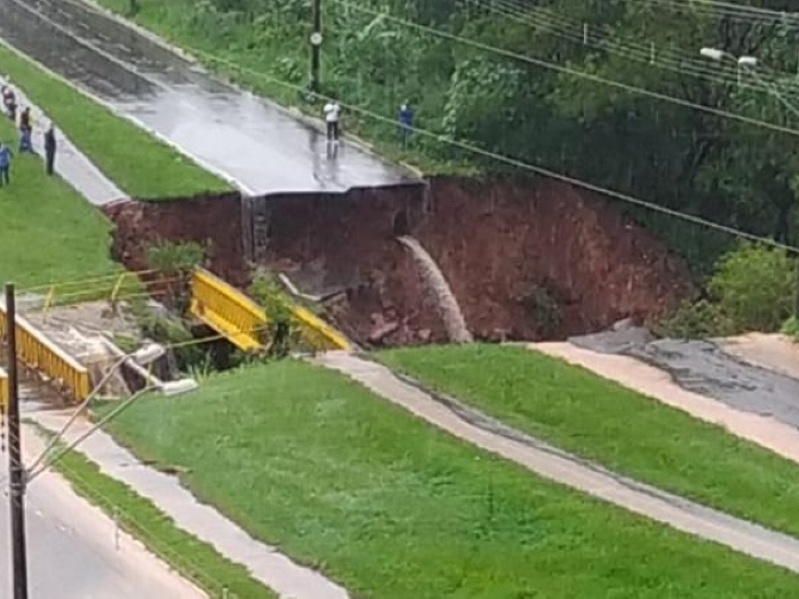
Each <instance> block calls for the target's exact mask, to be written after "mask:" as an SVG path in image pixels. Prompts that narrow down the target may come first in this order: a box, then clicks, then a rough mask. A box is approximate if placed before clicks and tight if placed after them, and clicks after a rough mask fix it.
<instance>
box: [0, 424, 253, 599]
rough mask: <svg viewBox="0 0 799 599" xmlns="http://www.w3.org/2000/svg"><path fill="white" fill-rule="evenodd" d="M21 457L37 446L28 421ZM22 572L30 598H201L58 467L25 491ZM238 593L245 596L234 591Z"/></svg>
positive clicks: (3, 505) (0, 524)
mask: <svg viewBox="0 0 799 599" xmlns="http://www.w3.org/2000/svg"><path fill="white" fill-rule="evenodd" d="M23 432H24V434H23V437H22V443H23V455H24V457H25V460H26V462H27V463H30V462H31V460H32V459H33V458H34V457H35V456H38V455H39V454H40V453H41V452H42V450H43V449H44V442H43V440H42V439H41V438H40V437H39V436H38V435H37V434H36V432H35V431H34V430H33V428H32V427H27V426H26V427H24V429H23ZM0 458H2V459H0V488H2V490H3V491H4V492H2V493H0V511H1V512H2V514H3V516H2V517H1V518H0V547H2V550H0V555H2V557H3V561H4V562H6V559H5V558H6V555H7V554H5V551H6V550H7V549H6V548H8V547H9V546H10V536H11V531H10V528H9V521H8V518H7V517H6V514H8V510H9V509H10V508H9V500H8V494H7V493H6V492H5V487H6V484H5V482H6V481H7V473H8V468H7V455H6V454H5V453H0ZM25 512H26V527H27V535H26V536H27V543H28V574H29V576H28V579H29V585H30V589H29V591H30V594H31V597H32V598H45V597H48V598H50V597H52V598H53V599H56V598H57V599H144V598H152V599H159V598H165V597H169V598H170V599H203V598H206V599H207V595H206V594H205V593H204V592H202V591H201V590H200V589H198V588H196V587H195V586H194V585H193V584H191V583H190V582H188V581H187V580H185V579H183V578H181V576H179V575H178V574H177V573H175V572H174V571H173V570H172V569H171V568H170V567H169V566H168V565H167V564H166V563H164V562H163V561H161V560H160V559H159V558H157V557H155V556H154V555H153V554H152V553H151V552H150V551H148V550H147V548H146V547H144V546H143V545H142V544H141V543H140V542H139V541H137V540H135V539H134V538H132V537H131V536H130V535H128V534H127V533H125V532H124V531H121V530H119V529H118V527H117V526H116V525H115V524H114V522H113V520H112V519H111V518H110V517H109V516H108V515H106V514H104V513H103V512H102V511H101V510H100V509H99V508H97V507H95V506H93V505H91V504H90V503H89V502H88V501H86V500H84V499H83V498H81V497H80V496H78V494H77V493H75V491H74V490H73V489H72V488H71V487H70V485H69V483H68V482H67V481H66V480H64V479H63V478H62V477H61V476H60V475H59V474H56V473H54V472H45V473H44V474H42V476H40V477H38V478H37V479H36V480H35V481H33V482H32V483H31V485H30V487H29V488H28V491H27V496H26V509H25ZM10 578H11V569H10V568H9V567H7V563H3V567H2V568H0V597H3V598H7V597H11V596H12V593H11V580H10ZM241 599H244V598H241Z"/></svg>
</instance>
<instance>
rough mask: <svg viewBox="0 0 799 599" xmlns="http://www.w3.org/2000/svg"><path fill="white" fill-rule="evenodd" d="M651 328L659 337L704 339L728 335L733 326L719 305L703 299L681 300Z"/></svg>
mask: <svg viewBox="0 0 799 599" xmlns="http://www.w3.org/2000/svg"><path fill="white" fill-rule="evenodd" d="M653 329H654V331H653V332H654V333H655V334H656V335H658V336H660V337H673V338H676V339H706V338H707V337H723V336H724V335H729V334H731V333H732V329H733V327H732V324H731V323H730V321H729V319H728V318H726V316H725V315H724V314H723V313H722V312H721V309H720V308H719V306H717V305H716V304H712V303H710V302H709V301H707V300H704V299H703V300H699V301H698V302H693V301H685V302H683V303H682V304H680V306H679V307H678V308H677V309H676V310H675V311H674V312H672V313H671V314H670V315H669V316H667V317H666V318H664V319H663V320H661V321H660V322H658V323H657V324H656V325H655V326H654V327H653Z"/></svg>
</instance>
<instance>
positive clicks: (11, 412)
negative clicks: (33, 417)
mask: <svg viewBox="0 0 799 599" xmlns="http://www.w3.org/2000/svg"><path fill="white" fill-rule="evenodd" d="M6 334H7V337H8V467H9V484H10V489H9V491H10V493H9V499H10V503H11V554H12V559H13V560H14V570H13V571H14V599H28V564H27V560H26V551H25V484H26V481H25V478H26V473H25V467H24V466H23V464H22V447H21V444H20V426H19V378H18V372H17V306H16V298H15V293H14V285H13V284H12V283H8V284H6Z"/></svg>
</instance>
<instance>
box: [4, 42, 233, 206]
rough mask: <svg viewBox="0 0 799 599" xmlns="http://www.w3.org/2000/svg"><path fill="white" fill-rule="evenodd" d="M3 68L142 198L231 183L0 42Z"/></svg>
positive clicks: (109, 174) (127, 188)
mask: <svg viewBox="0 0 799 599" xmlns="http://www.w3.org/2000/svg"><path fill="white" fill-rule="evenodd" d="M0 64H2V65H3V73H5V74H8V75H10V76H11V79H12V80H13V81H14V82H15V85H18V86H19V87H21V88H22V90H23V91H24V92H25V94H26V95H27V96H28V97H29V98H30V100H31V102H33V103H35V104H36V105H38V106H39V108H41V109H42V110H43V111H44V112H45V113H46V114H47V115H48V117H49V118H51V119H52V120H53V121H54V122H55V123H56V126H57V127H59V128H60V129H61V130H62V131H64V133H65V134H66V135H67V136H68V137H69V138H70V140H71V141H72V142H73V143H74V144H75V145H76V146H77V147H78V148H79V149H80V150H81V151H82V152H83V153H84V154H86V155H87V156H88V157H89V158H90V159H91V160H92V161H93V162H94V163H95V164H96V165H97V166H98V167H99V168H100V170H101V171H102V172H103V173H105V175H106V176H107V177H108V178H109V179H111V180H112V181H114V183H116V184H117V186H119V187H120V188H121V189H122V190H123V191H125V192H126V193H127V194H129V195H130V196H132V197H135V198H139V199H159V198H165V197H181V196H190V195H195V194H200V193H203V192H207V191H222V190H228V189H230V186H229V185H228V184H227V183H226V182H224V181H222V180H221V179H219V178H218V177H216V176H215V175H212V174H211V173H209V172H208V171H206V170H204V169H202V168H201V167H200V166H198V165H197V164H195V163H194V162H192V161H191V160H190V159H188V158H186V157H185V156H183V155H182V154H181V153H179V152H177V151H176V150H174V149H172V148H171V147H169V146H168V145H167V144H165V143H163V142H161V141H159V140H157V139H156V138H154V137H153V136H151V135H150V134H149V133H147V132H146V131H145V130H144V129H141V128H140V127H137V126H136V125H135V124H133V123H132V122H130V121H127V120H126V119H124V118H121V117H118V116H116V115H114V114H113V113H112V112H111V111H110V110H108V109H107V108H105V107H104V106H102V105H101V104H99V103H97V102H94V101H93V100H91V99H90V98H88V97H86V96H85V95H83V94H81V93H80V92H78V91H77V90H75V89H74V88H72V87H71V86H70V85H68V84H67V83H64V82H63V81H62V80H60V79H58V78H56V77H54V76H52V75H51V74H50V73H48V72H46V71H44V70H42V69H41V68H39V66H37V65H36V64H35V63H33V62H31V61H29V60H27V59H25V58H22V57H21V56H20V55H18V54H17V53H15V52H13V51H11V50H10V49H9V48H8V47H6V46H4V45H2V44H0Z"/></svg>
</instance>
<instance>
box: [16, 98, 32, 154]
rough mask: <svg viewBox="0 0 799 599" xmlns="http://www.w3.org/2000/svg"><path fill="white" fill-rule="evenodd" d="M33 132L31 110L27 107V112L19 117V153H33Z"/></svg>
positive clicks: (23, 112)
mask: <svg viewBox="0 0 799 599" xmlns="http://www.w3.org/2000/svg"><path fill="white" fill-rule="evenodd" d="M32 132H33V124H32V121H31V109H30V107H28V106H26V107H25V110H23V111H22V113H21V114H20V115H19V151H20V153H22V152H33V143H31V133H32Z"/></svg>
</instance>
